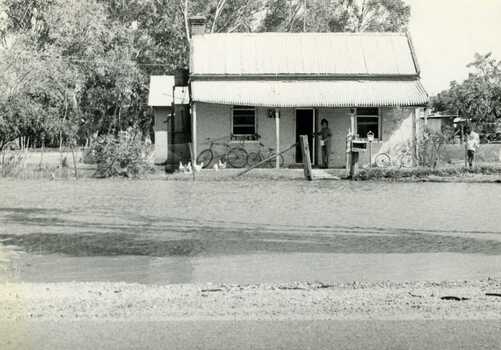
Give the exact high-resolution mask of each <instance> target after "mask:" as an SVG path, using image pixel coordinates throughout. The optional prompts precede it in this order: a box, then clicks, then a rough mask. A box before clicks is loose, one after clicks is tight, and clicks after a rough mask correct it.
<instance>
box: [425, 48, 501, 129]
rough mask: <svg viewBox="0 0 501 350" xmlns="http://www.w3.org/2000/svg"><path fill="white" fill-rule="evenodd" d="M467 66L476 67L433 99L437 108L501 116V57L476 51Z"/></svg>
mask: <svg viewBox="0 0 501 350" xmlns="http://www.w3.org/2000/svg"><path fill="white" fill-rule="evenodd" d="M467 67H469V68H472V69H473V71H472V72H471V73H470V74H469V75H468V78H467V79H466V80H465V81H464V82H462V83H458V82H456V81H453V82H451V83H450V87H449V89H448V90H445V91H442V92H440V93H439V94H437V96H435V97H434V98H433V100H432V105H433V107H434V109H435V110H437V111H442V112H449V113H454V114H455V113H457V114H459V115H461V116H463V117H467V118H469V119H472V120H475V121H479V122H493V121H496V120H498V119H499V118H501V61H497V60H496V59H494V58H492V55H491V53H488V54H486V55H480V54H478V53H476V54H475V60H474V61H473V62H472V63H470V64H468V65H467Z"/></svg>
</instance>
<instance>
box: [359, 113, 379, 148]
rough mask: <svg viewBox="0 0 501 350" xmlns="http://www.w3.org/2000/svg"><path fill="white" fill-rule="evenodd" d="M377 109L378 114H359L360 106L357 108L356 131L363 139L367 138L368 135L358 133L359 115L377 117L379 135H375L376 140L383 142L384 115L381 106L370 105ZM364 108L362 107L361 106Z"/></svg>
mask: <svg viewBox="0 0 501 350" xmlns="http://www.w3.org/2000/svg"><path fill="white" fill-rule="evenodd" d="M370 108H375V109H377V114H358V110H359V108H355V130H356V133H355V134H357V135H358V137H359V139H361V140H367V135H363V136H362V135H360V134H359V133H358V117H374V118H376V117H377V129H378V137H374V142H382V141H383V123H382V115H381V108H379V107H370ZM360 109H362V108H360Z"/></svg>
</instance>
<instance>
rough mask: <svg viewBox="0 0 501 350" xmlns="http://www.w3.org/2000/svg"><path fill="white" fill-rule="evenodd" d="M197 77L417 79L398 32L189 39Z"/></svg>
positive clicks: (406, 43) (404, 39)
mask: <svg viewBox="0 0 501 350" xmlns="http://www.w3.org/2000/svg"><path fill="white" fill-rule="evenodd" d="M190 53H191V55H190V71H191V74H192V76H194V77H196V76H199V75H208V76H211V75H236V76H246V75H247V76H253V75H257V76H259V75H367V76H373V75H397V76H398V75H418V74H419V73H418V68H417V62H415V57H414V53H413V49H412V45H411V44H410V41H409V38H408V37H407V35H405V34H403V33H221V34H204V35H195V36H193V38H192V41H191V51H190Z"/></svg>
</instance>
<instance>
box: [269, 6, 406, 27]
mask: <svg viewBox="0 0 501 350" xmlns="http://www.w3.org/2000/svg"><path fill="white" fill-rule="evenodd" d="M409 19H410V6H409V5H407V4H405V2H404V1H402V0H307V1H305V0H270V1H268V3H267V6H266V14H265V16H264V19H263V22H262V25H261V28H260V30H262V31H292V32H301V31H308V32H367V31H376V32H395V31H403V30H405V29H406V28H407V25H408V23H409Z"/></svg>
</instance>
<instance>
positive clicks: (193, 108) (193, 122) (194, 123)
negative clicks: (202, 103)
mask: <svg viewBox="0 0 501 350" xmlns="http://www.w3.org/2000/svg"><path fill="white" fill-rule="evenodd" d="M191 143H192V144H193V148H192V150H191V153H192V154H191V160H192V162H193V163H192V164H195V163H194V162H196V159H197V104H196V103H193V105H192V106H191Z"/></svg>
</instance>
